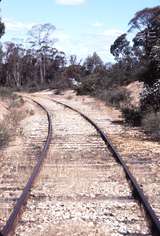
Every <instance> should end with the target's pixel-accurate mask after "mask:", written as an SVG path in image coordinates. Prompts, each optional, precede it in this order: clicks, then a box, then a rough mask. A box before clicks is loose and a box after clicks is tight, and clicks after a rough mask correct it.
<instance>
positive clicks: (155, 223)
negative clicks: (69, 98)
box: [50, 99, 160, 236]
mask: <svg viewBox="0 0 160 236" xmlns="http://www.w3.org/2000/svg"><path fill="white" fill-rule="evenodd" d="M50 100H52V101H53V102H55V103H57V104H60V105H62V106H64V107H66V108H68V109H70V110H72V111H75V112H77V113H78V114H80V115H81V116H82V117H83V118H84V119H85V120H87V121H88V122H89V123H90V124H91V125H92V126H94V128H95V129H96V130H97V132H98V133H99V135H100V136H101V138H102V139H103V141H104V142H105V144H106V145H107V147H108V149H109V150H110V152H111V153H112V155H113V157H114V158H115V160H116V161H117V163H119V164H120V165H121V166H122V168H123V170H124V172H125V175H126V178H127V180H128V181H129V182H130V184H131V187H132V188H133V189H132V192H133V196H134V197H135V198H136V199H137V200H138V201H139V203H140V204H142V206H143V207H144V210H145V212H146V216H147V218H148V220H149V222H150V225H151V232H152V235H153V236H159V235H160V221H159V219H158V217H157V215H156V214H155V211H154V210H153V208H152V207H151V205H150V204H149V202H148V200H147V198H146V197H145V195H144V193H143V190H142V189H141V188H140V186H139V184H138V182H137V180H136V179H135V177H134V176H133V175H132V173H131V172H130V170H129V168H128V167H127V165H126V164H125V162H124V161H123V159H122V157H121V156H120V154H119V153H118V151H117V150H116V148H115V147H114V146H113V144H112V142H111V140H110V139H109V137H108V136H107V135H106V134H104V132H103V131H102V130H101V129H100V128H99V127H98V125H97V124H96V123H95V122H93V121H92V120H91V119H90V118H89V117H87V116H86V115H85V114H84V113H82V112H80V111H79V110H77V109H75V108H73V107H71V106H69V105H67V104H65V103H62V102H59V101H57V100H55V99H50Z"/></svg>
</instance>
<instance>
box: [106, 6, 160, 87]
mask: <svg viewBox="0 0 160 236" xmlns="http://www.w3.org/2000/svg"><path fill="white" fill-rule="evenodd" d="M129 26H130V28H129V31H128V32H130V31H133V30H136V32H137V33H136V35H135V37H134V38H133V46H130V42H129V41H127V39H126V36H127V34H122V35H121V36H119V37H118V38H117V39H116V40H115V42H114V43H113V45H112V46H111V50H110V51H111V53H112V54H113V55H114V57H115V60H116V61H117V62H118V63H119V64H121V67H122V68H123V69H126V68H129V69H130V72H133V71H134V72H136V71H138V72H139V80H142V81H144V82H145V83H146V84H148V85H149V86H151V85H152V84H153V83H155V82H156V81H157V80H158V79H159V78H160V7H159V6H157V7H154V8H145V9H143V10H141V11H139V12H137V13H136V14H135V16H134V17H133V18H132V19H131V21H130V22H129ZM126 64H127V65H128V66H127V67H126ZM137 76H138V74H137Z"/></svg>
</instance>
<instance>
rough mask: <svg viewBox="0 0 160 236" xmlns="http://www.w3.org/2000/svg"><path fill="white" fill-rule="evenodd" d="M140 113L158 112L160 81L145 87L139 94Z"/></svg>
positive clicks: (159, 108)
mask: <svg viewBox="0 0 160 236" xmlns="http://www.w3.org/2000/svg"><path fill="white" fill-rule="evenodd" d="M140 104H141V107H140V109H141V110H142V112H147V111H148V112H151V111H153V112H157V111H159V110H160V80H158V81H157V82H156V83H154V84H153V86H152V87H146V88H145V89H144V90H143V93H142V94H141V99H140Z"/></svg>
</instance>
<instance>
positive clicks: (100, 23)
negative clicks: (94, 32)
mask: <svg viewBox="0 0 160 236" xmlns="http://www.w3.org/2000/svg"><path fill="white" fill-rule="evenodd" d="M92 26H93V27H97V28H100V27H102V26H103V23H102V22H98V21H97V22H96V23H94V24H93V25H92Z"/></svg>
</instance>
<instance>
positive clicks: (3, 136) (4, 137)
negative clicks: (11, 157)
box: [0, 122, 9, 147]
mask: <svg viewBox="0 0 160 236" xmlns="http://www.w3.org/2000/svg"><path fill="white" fill-rule="evenodd" d="M8 141H9V130H8V128H7V127H6V124H5V123H4V122H2V123H1V124H0V147H1V146H4V145H6V144H7V142H8Z"/></svg>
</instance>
